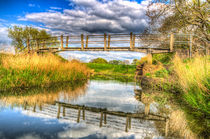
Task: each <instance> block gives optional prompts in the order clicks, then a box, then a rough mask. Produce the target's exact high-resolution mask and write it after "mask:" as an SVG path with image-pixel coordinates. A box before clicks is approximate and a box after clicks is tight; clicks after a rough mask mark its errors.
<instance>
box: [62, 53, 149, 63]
mask: <svg viewBox="0 0 210 139" xmlns="http://www.w3.org/2000/svg"><path fill="white" fill-rule="evenodd" d="M59 54H60V55H61V56H63V57H64V58H66V59H79V60H81V61H82V62H89V61H90V60H92V59H95V58H98V57H100V58H104V59H106V60H108V61H110V60H122V61H123V60H129V61H130V63H131V62H132V61H133V59H141V57H143V56H145V54H144V53H139V52H113V51H110V52H106V51H96V52H93V51H87V52H81V51H71V52H70V51H69V52H60V53H59Z"/></svg>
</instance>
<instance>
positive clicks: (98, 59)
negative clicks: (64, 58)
mask: <svg viewBox="0 0 210 139" xmlns="http://www.w3.org/2000/svg"><path fill="white" fill-rule="evenodd" d="M90 63H101V64H107V63H108V62H107V60H106V59H103V58H96V59H93V60H91V61H90Z"/></svg>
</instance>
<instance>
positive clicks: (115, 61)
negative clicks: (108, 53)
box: [109, 60, 122, 65]
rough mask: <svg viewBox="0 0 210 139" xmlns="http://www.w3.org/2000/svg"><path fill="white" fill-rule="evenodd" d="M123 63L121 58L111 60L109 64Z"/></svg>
mask: <svg viewBox="0 0 210 139" xmlns="http://www.w3.org/2000/svg"><path fill="white" fill-rule="evenodd" d="M121 63H122V61H120V60H110V61H109V64H113V65H120V64H121Z"/></svg>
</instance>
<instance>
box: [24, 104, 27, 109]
mask: <svg viewBox="0 0 210 139" xmlns="http://www.w3.org/2000/svg"><path fill="white" fill-rule="evenodd" d="M26 108H27V102H25V104H24V110H26Z"/></svg>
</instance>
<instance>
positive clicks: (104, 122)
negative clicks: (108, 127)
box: [104, 113, 106, 124]
mask: <svg viewBox="0 0 210 139" xmlns="http://www.w3.org/2000/svg"><path fill="white" fill-rule="evenodd" d="M104 124H106V113H104Z"/></svg>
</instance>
